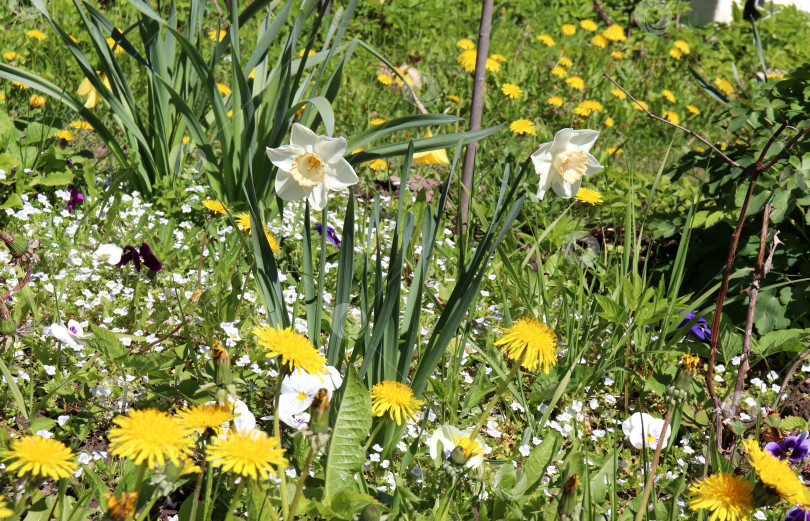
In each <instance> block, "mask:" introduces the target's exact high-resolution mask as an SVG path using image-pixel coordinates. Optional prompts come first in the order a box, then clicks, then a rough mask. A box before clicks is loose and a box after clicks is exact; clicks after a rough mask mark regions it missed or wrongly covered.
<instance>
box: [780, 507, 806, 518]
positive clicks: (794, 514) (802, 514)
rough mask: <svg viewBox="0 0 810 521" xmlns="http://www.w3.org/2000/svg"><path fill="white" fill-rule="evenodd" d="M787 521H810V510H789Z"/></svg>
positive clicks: (796, 508) (797, 508)
mask: <svg viewBox="0 0 810 521" xmlns="http://www.w3.org/2000/svg"><path fill="white" fill-rule="evenodd" d="M785 521H810V510H804V509H803V508H799V507H793V508H791V509H790V510H788V513H787V515H786V516H785Z"/></svg>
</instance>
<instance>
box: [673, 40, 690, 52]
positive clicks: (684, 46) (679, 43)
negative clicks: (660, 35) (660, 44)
mask: <svg viewBox="0 0 810 521" xmlns="http://www.w3.org/2000/svg"><path fill="white" fill-rule="evenodd" d="M672 48H673V49H678V50H679V51H681V53H682V54H689V50H690V49H689V44H688V43H686V42H685V41H684V40H675V41H674V42H672Z"/></svg>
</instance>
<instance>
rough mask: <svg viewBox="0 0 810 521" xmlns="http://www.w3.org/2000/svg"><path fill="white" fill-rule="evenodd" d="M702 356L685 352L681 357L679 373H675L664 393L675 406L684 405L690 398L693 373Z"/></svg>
mask: <svg viewBox="0 0 810 521" xmlns="http://www.w3.org/2000/svg"><path fill="white" fill-rule="evenodd" d="M699 364H700V358H698V357H697V355H690V354H685V355H683V356H682V357H681V365H680V367H679V368H678V373H677V374H676V375H675V380H674V381H673V382H672V384H671V385H670V386H669V387H667V390H666V392H665V394H664V398H666V399H667V400H668V401H669V403H670V404H671V405H673V406H675V407H679V406H681V405H683V402H685V401H686V400H687V399H688V398H689V390H690V386H691V385H692V375H694V374H695V371H696V370H697V367H698V365H699Z"/></svg>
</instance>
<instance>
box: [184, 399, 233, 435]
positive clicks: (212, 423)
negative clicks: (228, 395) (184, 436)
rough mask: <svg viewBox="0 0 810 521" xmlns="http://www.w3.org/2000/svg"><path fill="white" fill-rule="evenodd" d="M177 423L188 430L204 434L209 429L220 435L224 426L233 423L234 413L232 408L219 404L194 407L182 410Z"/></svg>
mask: <svg viewBox="0 0 810 521" xmlns="http://www.w3.org/2000/svg"><path fill="white" fill-rule="evenodd" d="M175 418H176V419H177V423H179V424H180V426H181V427H183V428H184V429H186V430H189V431H196V432H199V433H203V432H205V431H206V430H208V429H211V431H213V432H214V434H216V435H219V434H220V433H221V432H222V424H223V423H227V422H229V421H231V420H232V419H233V418H234V413H233V411H231V408H230V407H226V406H224V405H220V404H218V403H212V404H203V405H192V406H190V407H184V408H182V409H180V410H179V411H178V412H177V414H176V415H175Z"/></svg>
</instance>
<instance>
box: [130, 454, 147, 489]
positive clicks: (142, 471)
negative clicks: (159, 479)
mask: <svg viewBox="0 0 810 521" xmlns="http://www.w3.org/2000/svg"><path fill="white" fill-rule="evenodd" d="M144 474H146V461H144V462H142V463H141V466H140V467H138V477H137V478H135V489H134V490H133V492H135V493H136V494H138V497H139V498H140V496H141V486H142V485H143V476H144Z"/></svg>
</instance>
